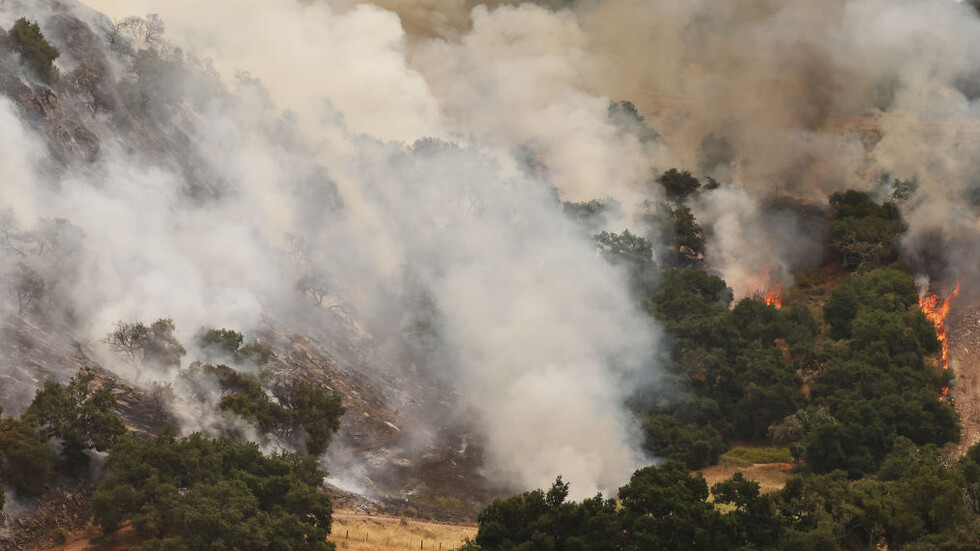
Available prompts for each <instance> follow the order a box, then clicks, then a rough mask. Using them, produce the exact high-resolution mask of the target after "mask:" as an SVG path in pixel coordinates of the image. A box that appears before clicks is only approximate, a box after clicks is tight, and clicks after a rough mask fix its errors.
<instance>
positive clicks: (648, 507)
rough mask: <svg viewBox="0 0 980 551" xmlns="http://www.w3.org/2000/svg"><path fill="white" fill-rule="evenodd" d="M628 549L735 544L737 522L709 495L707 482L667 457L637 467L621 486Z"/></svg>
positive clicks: (710, 549)
mask: <svg viewBox="0 0 980 551" xmlns="http://www.w3.org/2000/svg"><path fill="white" fill-rule="evenodd" d="M619 499H620V500H621V504H622V511H621V515H620V516H621V523H622V527H623V530H624V533H625V535H626V538H627V540H628V542H629V544H628V545H626V546H624V549H636V550H640V549H662V550H667V551H670V550H682V549H683V550H690V551H697V550H704V551H715V550H725V549H734V548H735V547H736V541H735V534H734V530H733V529H732V528H733V526H732V525H731V524H730V523H728V522H726V519H725V518H724V516H723V515H722V514H721V513H720V512H718V510H717V509H715V507H714V506H713V505H712V504H711V503H709V502H708V501H707V499H708V484H707V483H706V482H705V481H704V478H702V477H701V475H700V474H696V475H691V474H690V472H688V470H687V468H686V467H684V465H683V464H681V463H677V462H674V461H668V462H667V463H665V464H663V465H662V466H660V467H646V468H643V469H640V470H638V471H636V472H635V473H633V476H632V477H631V478H630V482H629V484H627V485H626V486H623V487H622V488H620V489H619Z"/></svg>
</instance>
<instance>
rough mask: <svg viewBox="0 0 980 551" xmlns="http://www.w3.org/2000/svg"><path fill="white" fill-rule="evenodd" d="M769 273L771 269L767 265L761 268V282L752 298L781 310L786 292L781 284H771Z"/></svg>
mask: <svg viewBox="0 0 980 551" xmlns="http://www.w3.org/2000/svg"><path fill="white" fill-rule="evenodd" d="M771 272H772V269H771V267H770V266H769V265H768V264H767V265H766V266H763V267H762V277H761V282H760V283H759V285H757V286H756V288H755V290H754V291H753V292H752V298H754V299H756V300H759V301H762V302H764V303H766V306H774V307H776V308H782V307H783V296H784V295H785V293H786V291H785V289H784V288H783V285H782V284H781V283H779V282H776V283H773V281H772V275H771Z"/></svg>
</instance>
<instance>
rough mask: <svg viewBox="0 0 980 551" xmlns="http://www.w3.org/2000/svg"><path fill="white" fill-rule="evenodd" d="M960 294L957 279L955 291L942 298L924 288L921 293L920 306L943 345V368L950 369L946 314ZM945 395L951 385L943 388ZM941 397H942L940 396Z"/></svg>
mask: <svg viewBox="0 0 980 551" xmlns="http://www.w3.org/2000/svg"><path fill="white" fill-rule="evenodd" d="M959 294H960V282H959V281H958V280H957V282H956V287H955V288H954V289H953V292H952V293H950V294H948V295H946V297H945V298H942V299H940V298H939V295H938V294H937V293H929V292H928V290H923V291H922V292H921V293H920V294H919V308H920V309H922V313H923V314H925V316H926V319H928V320H929V321H930V322H932V325H933V327H935V328H936V337H938V338H939V344H940V345H941V346H942V361H943V370H944V371H945V370H947V369H949V334H948V333H947V332H946V316H948V315H949V307H950V303H952V301H953V299H954V298H956V296H957V295H959ZM942 392H943V396H946V395H947V394H948V393H949V387H946V386H944V387H943V388H942ZM940 399H941V398H940Z"/></svg>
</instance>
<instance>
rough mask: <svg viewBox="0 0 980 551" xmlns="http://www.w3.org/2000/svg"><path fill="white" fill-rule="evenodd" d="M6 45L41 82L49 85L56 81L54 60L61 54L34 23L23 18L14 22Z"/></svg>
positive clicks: (56, 73)
mask: <svg viewBox="0 0 980 551" xmlns="http://www.w3.org/2000/svg"><path fill="white" fill-rule="evenodd" d="M7 44H9V45H10V46H11V47H12V48H13V49H14V50H15V51H16V52H17V53H19V54H20V55H21V57H23V58H24V60H25V61H26V62H27V63H28V64H29V65H30V66H31V68H32V69H34V71H35V72H37V74H38V76H39V77H41V79H42V80H44V81H45V82H47V83H49V84H50V83H52V82H54V81H55V80H57V79H58V69H57V68H55V66H54V60H56V59H58V56H60V55H61V53H60V52H59V51H58V49H57V48H55V47H54V46H52V45H51V44H49V43H48V41H47V40H46V39H45V38H44V34H42V33H41V27H39V26H38V24H37V23H36V22H33V21H28V20H27V19H25V18H23V17H21V18H20V19H18V20H17V21H15V22H14V26H13V27H11V28H10V30H9V31H7Z"/></svg>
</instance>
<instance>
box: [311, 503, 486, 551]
mask: <svg viewBox="0 0 980 551" xmlns="http://www.w3.org/2000/svg"><path fill="white" fill-rule="evenodd" d="M475 536H476V526H457V525H452V524H439V523H435V522H424V521H417V520H412V519H401V518H397V517H387V516H379V515H368V514H365V513H362V512H358V511H350V510H346V509H341V510H337V511H334V514H333V531H332V533H331V534H330V537H329V538H328V539H329V540H330V541H332V542H334V543H335V544H337V549H338V550H347V551H389V550H391V551H396V550H403V551H411V550H413V549H424V550H425V551H440V550H441V551H450V550H451V549H456V548H457V547H459V546H460V545H462V544H463V540H465V539H466V538H473V537H475Z"/></svg>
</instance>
